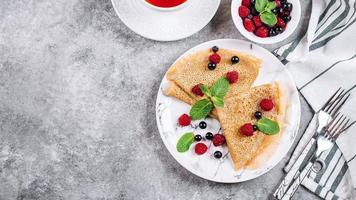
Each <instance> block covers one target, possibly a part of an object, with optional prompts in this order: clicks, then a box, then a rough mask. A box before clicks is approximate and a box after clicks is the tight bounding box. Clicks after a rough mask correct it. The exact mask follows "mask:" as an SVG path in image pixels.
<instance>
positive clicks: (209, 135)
mask: <svg viewBox="0 0 356 200" xmlns="http://www.w3.org/2000/svg"><path fill="white" fill-rule="evenodd" d="M213 137H214V135H213V134H212V133H211V132H207V133H206V134H205V139H207V140H211V139H213Z"/></svg>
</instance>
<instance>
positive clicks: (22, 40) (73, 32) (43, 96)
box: [0, 0, 316, 200]
mask: <svg viewBox="0 0 356 200" xmlns="http://www.w3.org/2000/svg"><path fill="white" fill-rule="evenodd" d="M230 3H231V2H230V1H227V0H222V4H221V6H220V8H219V10H218V12H217V14H216V15H215V17H214V18H213V20H212V21H211V22H210V23H209V24H208V25H207V26H206V27H205V28H204V29H203V30H201V31H200V32H198V33H196V34H194V35H193V36H191V37H189V38H187V39H184V40H181V41H176V42H165V43H162V42H155V41H151V40H147V39H144V38H142V37H140V36H138V35H136V34H134V33H133V32H132V31H130V30H129V29H128V28H127V27H126V26H125V25H124V24H123V23H122V22H121V21H120V20H119V18H118V17H117V16H116V14H115V12H114V9H113V7H112V5H111V3H110V1H109V0H71V1H66V0H56V1H48V0H2V1H1V3H0V199H1V200H8V199H43V200H45V199H46V200H47V199H54V200H56V199H135V200H136V199H267V195H268V194H269V193H271V192H272V191H273V190H274V188H275V187H276V185H277V184H278V183H279V181H280V179H281V178H282V176H283V173H282V167H283V166H284V164H285V162H286V161H287V157H286V158H285V159H284V160H283V161H282V162H281V163H280V164H279V165H278V166H276V167H275V168H274V169H272V170H271V171H270V172H269V173H268V174H266V175H263V176H261V177H259V178H257V179H254V180H251V181H248V182H245V183H240V184H219V183H213V182H209V181H206V180H203V179H201V178H199V177H196V176H195V175H193V174H191V173H189V172H188V171H187V170H185V169H184V168H182V167H181V166H180V165H179V164H178V163H177V162H176V161H175V160H174V159H173V157H172V156H171V155H170V154H169V152H168V151H167V150H166V148H165V147H164V145H163V143H162V141H161V139H160V137H159V133H158V130H157V127H156V122H155V107H154V106H155V98H156V92H157V89H158V86H159V83H160V81H161V78H162V77H163V75H164V73H165V71H166V70H167V68H168V67H169V65H170V64H171V63H172V62H173V61H174V60H175V59H176V58H177V57H178V56H179V55H181V54H182V53H183V52H184V51H186V50H187V49H189V48H191V47H193V46H195V45H197V44H199V43H202V42H205V41H208V40H212V39H218V38H240V39H243V37H242V36H241V35H240V34H239V33H238V32H237V30H236V29H235V27H234V26H233V22H232V20H231V17H230ZM301 3H302V11H303V12H302V14H303V16H302V21H301V23H300V26H299V27H298V30H297V31H296V32H295V34H294V35H293V37H291V38H289V40H291V39H293V38H295V37H298V36H300V35H301V34H302V33H303V31H304V30H305V28H306V24H307V20H308V16H309V12H310V8H309V7H310V0H301ZM278 45H280V44H277V45H274V46H272V45H270V46H266V47H267V48H269V49H270V50H271V49H273V48H274V47H276V46H278ZM302 105H303V107H302V112H303V113H302V116H303V117H302V123H301V129H300V130H301V131H300V132H302V130H304V128H305V126H306V124H307V122H308V120H309V119H310V117H311V111H310V110H309V108H308V106H307V105H306V104H305V102H304V101H303V104H302ZM315 198H316V197H315V196H314V195H312V194H310V193H309V192H307V191H306V190H305V189H300V190H299V191H298V192H297V194H296V197H295V199H304V200H308V199H315Z"/></svg>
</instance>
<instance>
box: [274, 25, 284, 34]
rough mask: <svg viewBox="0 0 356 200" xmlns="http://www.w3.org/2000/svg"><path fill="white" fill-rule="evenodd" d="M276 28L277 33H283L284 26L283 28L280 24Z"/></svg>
mask: <svg viewBox="0 0 356 200" xmlns="http://www.w3.org/2000/svg"><path fill="white" fill-rule="evenodd" d="M275 30H276V33H277V34H280V33H282V32H283V28H282V27H279V26H278V27H276V29H275Z"/></svg>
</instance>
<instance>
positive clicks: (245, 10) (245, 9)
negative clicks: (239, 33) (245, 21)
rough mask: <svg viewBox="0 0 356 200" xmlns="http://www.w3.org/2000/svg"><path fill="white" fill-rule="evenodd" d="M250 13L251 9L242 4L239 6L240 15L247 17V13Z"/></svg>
mask: <svg viewBox="0 0 356 200" xmlns="http://www.w3.org/2000/svg"><path fill="white" fill-rule="evenodd" d="M249 14H250V9H248V7H246V6H240V7H239V16H240V17H247V15H249Z"/></svg>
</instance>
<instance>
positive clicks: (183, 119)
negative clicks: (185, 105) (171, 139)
mask: <svg viewBox="0 0 356 200" xmlns="http://www.w3.org/2000/svg"><path fill="white" fill-rule="evenodd" d="M190 122H191V120H190V117H189V115H187V114H183V115H181V116H180V117H179V118H178V124H179V125H181V126H188V125H189V124H190Z"/></svg>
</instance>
